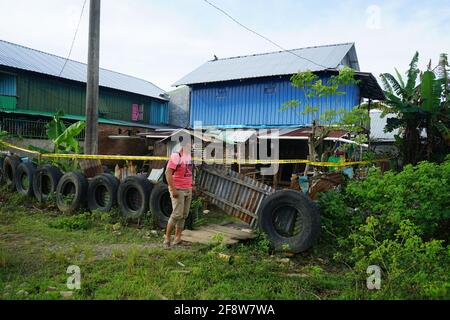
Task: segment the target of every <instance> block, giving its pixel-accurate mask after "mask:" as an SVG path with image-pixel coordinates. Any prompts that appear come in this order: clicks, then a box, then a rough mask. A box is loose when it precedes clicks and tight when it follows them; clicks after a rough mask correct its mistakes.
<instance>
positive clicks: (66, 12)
mask: <svg viewBox="0 0 450 320" xmlns="http://www.w3.org/2000/svg"><path fill="white" fill-rule="evenodd" d="M215 2H216V3H218V4H220V6H221V7H223V8H225V9H227V10H228V11H229V12H230V13H232V14H233V15H234V16H236V17H237V18H238V19H239V20H240V21H242V22H243V23H245V24H247V25H249V26H250V27H252V28H254V29H256V30H257V31H259V32H261V33H263V34H264V35H267V36H269V37H270V38H271V39H273V40H275V41H277V42H279V43H280V44H281V45H283V46H284V47H286V48H297V47H302V46H308V45H321V44H330V43H339V42H349V41H354V42H356V45H357V51H358V55H359V60H360V64H361V67H362V69H363V70H364V71H370V72H373V73H374V74H375V75H378V74H379V73H381V72H392V71H393V69H394V67H398V68H399V69H400V70H405V69H406V67H407V65H408V63H409V60H410V59H411V57H412V55H413V54H414V52H415V51H416V50H418V51H419V52H420V53H421V56H422V61H421V66H422V67H424V66H425V65H426V64H427V63H428V60H429V59H430V58H432V59H434V61H435V62H437V58H438V56H439V54H440V53H441V52H450V30H449V28H450V23H449V21H450V9H449V8H447V7H445V6H441V7H439V6H436V4H435V3H434V2H433V1H431V2H421V3H415V4H414V5H411V1H405V0H401V1H396V2H392V1H389V2H388V1H373V2H372V1H356V0H346V1H339V2H335V1H321V2H318V4H315V3H313V4H311V3H305V2H302V3H299V1H293V0H285V1H275V0H266V1H258V2H253V1H252V2H248V1H238V0H226V1H220V2H219V1H215ZM82 4H83V0H64V1H62V0H41V1H31V0H16V1H14V2H12V1H9V0H0V10H1V11H2V12H7V13H8V14H3V15H2V19H1V20H0V39H3V40H7V41H11V42H15V43H19V44H23V45H26V46H30V47H32V48H36V49H40V50H43V51H47V52H51V53H55V54H58V55H62V56H65V55H67V53H68V51H69V48H70V44H71V41H72V37H73V34H74V31H75V27H76V24H77V22H78V18H79V14H80V10H81V6H82ZM370 5H378V6H379V7H380V8H381V28H380V29H369V28H367V19H368V16H367V13H366V9H367V7H369V6H370ZM88 7H89V6H88V5H87V7H86V12H85V15H84V17H83V21H82V24H81V28H80V31H79V35H78V38H77V41H76V44H75V47H74V51H73V54H72V58H74V59H75V60H80V61H86V57H87V32H88V15H87V13H88ZM273 50H277V48H276V47H274V46H273V45H271V44H269V43H267V42H265V41H264V40H262V39H260V38H258V37H257V36H255V35H253V34H251V33H249V32H248V31H246V30H244V29H242V28H241V27H239V26H237V25H236V24H234V23H233V22H231V21H230V20H229V19H228V18H226V17H224V16H223V15H221V14H220V13H219V12H217V11H215V10H214V9H212V8H211V7H209V6H207V5H206V4H205V3H204V2H203V1H201V0H189V1H187V0H184V1H183V0H171V1H162V0H159V1H158V0H154V1H143V0H129V1H123V0H104V1H102V30H101V65H102V67H106V68H109V69H112V70H115V71H119V72H123V73H127V74H130V75H134V76H137V77H141V78H144V79H146V80H149V81H152V82H153V83H155V84H156V85H158V86H160V87H162V88H164V89H166V90H167V89H168V90H170V89H171V84H172V83H174V82H175V81H177V80H178V79H179V78H181V77H182V76H184V75H185V74H187V73H189V72H190V71H192V70H194V69H195V68H197V67H198V66H200V65H201V64H202V63H204V62H206V61H207V60H209V59H211V58H212V56H213V54H216V55H217V56H219V57H227V56H234V55H243V54H252V53H258V52H265V51H273Z"/></svg>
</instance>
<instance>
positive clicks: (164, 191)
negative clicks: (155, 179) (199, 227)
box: [150, 183, 196, 230]
mask: <svg viewBox="0 0 450 320" xmlns="http://www.w3.org/2000/svg"><path fill="white" fill-rule="evenodd" d="M150 212H151V213H152V215H153V222H154V224H155V226H157V227H160V228H162V229H164V228H166V227H167V223H168V222H169V218H170V215H171V214H172V200H171V198H170V192H169V187H168V186H167V184H165V183H158V184H156V185H155V186H154V187H153V190H152V194H151V196H150ZM195 220H196V217H195V216H194V214H192V212H191V213H189V216H188V217H187V218H186V223H185V228H186V229H188V230H192V229H193V228H194V223H195Z"/></svg>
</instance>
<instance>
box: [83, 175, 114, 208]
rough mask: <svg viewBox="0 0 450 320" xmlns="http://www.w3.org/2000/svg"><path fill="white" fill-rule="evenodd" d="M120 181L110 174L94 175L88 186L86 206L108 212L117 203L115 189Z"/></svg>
mask: <svg viewBox="0 0 450 320" xmlns="http://www.w3.org/2000/svg"><path fill="white" fill-rule="evenodd" d="M119 185H120V181H119V179H117V178H116V177H114V176H113V175H111V174H108V173H103V174H101V175H98V176H96V177H94V178H93V179H92V180H91V181H90V182H89V187H88V195H87V199H88V207H89V209H90V210H92V211H94V210H97V211H101V212H108V211H110V210H111V209H112V208H113V207H115V206H116V205H117V190H118V189H119Z"/></svg>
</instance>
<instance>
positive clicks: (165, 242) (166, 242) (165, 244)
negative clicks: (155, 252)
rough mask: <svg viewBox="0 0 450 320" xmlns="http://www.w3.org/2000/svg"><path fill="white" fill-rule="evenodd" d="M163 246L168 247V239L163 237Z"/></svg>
mask: <svg viewBox="0 0 450 320" xmlns="http://www.w3.org/2000/svg"><path fill="white" fill-rule="evenodd" d="M163 245H164V248H170V239H164V243H163Z"/></svg>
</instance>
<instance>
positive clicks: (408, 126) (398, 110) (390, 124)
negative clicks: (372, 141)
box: [380, 52, 424, 164]
mask: <svg viewBox="0 0 450 320" xmlns="http://www.w3.org/2000/svg"><path fill="white" fill-rule="evenodd" d="M418 62H419V53H418V52H416V53H415V55H414V57H413V59H412V60H411V63H410V64H409V69H408V71H407V73H406V81H405V80H404V79H403V77H402V76H401V75H400V72H398V70H397V69H395V73H396V76H397V78H396V77H395V76H393V75H391V74H390V73H383V74H381V76H380V77H381V80H382V82H383V85H384V88H385V92H384V93H385V95H386V98H387V101H386V105H387V106H388V108H386V109H385V110H384V112H383V115H382V116H385V115H386V114H387V113H389V114H393V115H395V117H392V118H388V119H387V125H386V128H385V130H386V131H388V132H392V131H394V130H395V129H400V134H399V135H398V136H397V137H396V140H397V144H398V145H399V147H400V151H401V153H402V155H403V162H404V163H405V164H408V163H412V164H416V163H417V162H418V160H419V159H420V158H421V156H420V152H421V150H420V149H421V148H420V144H421V142H420V136H421V131H422V128H423V125H424V117H423V115H422V114H421V112H420V111H421V110H420V107H419V95H418V94H417V93H418V90H417V86H416V83H417V79H418V78H419V75H420V70H419V68H418V66H417V64H418Z"/></svg>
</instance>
